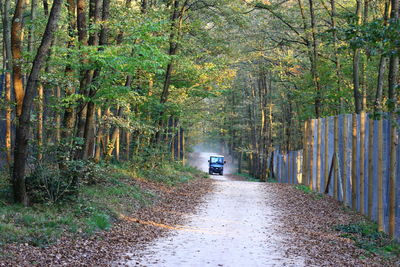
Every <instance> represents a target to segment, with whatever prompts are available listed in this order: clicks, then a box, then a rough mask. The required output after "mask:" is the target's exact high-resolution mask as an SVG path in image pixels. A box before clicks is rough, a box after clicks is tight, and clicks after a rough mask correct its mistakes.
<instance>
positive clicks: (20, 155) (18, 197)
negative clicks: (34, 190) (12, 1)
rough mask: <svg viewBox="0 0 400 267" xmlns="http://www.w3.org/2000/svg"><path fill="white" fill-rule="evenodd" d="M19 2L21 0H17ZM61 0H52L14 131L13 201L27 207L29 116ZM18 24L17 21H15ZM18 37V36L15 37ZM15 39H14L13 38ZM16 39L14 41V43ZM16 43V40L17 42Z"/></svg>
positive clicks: (54, 28) (17, 9)
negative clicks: (26, 182)
mask: <svg viewBox="0 0 400 267" xmlns="http://www.w3.org/2000/svg"><path fill="white" fill-rule="evenodd" d="M19 1H21V0H19ZM19 1H18V2H19ZM61 4H62V0H54V2H53V6H52V8H51V12H50V15H49V19H48V22H47V25H46V29H45V32H44V34H43V37H42V41H41V44H40V46H39V48H38V52H37V54H36V57H35V59H34V61H33V64H32V69H31V72H30V75H29V79H28V82H27V86H26V91H25V96H24V99H23V101H22V102H23V106H22V108H21V114H20V116H19V123H18V126H17V129H16V137H15V159H14V168H13V191H14V200H15V201H16V202H17V203H21V204H23V205H25V206H26V205H28V195H27V192H26V185H25V167H26V159H27V156H28V140H29V132H30V115H31V109H32V104H33V99H34V95H35V89H36V85H37V84H36V83H37V80H38V77H39V71H40V69H41V67H42V65H43V63H44V61H45V59H46V56H47V54H48V52H49V50H50V45H51V41H52V39H53V34H54V32H55V30H56V28H57V24H58V20H59V15H60V11H61ZM20 12H22V9H20V8H18V5H17V8H16V10H15V15H14V18H15V19H14V21H15V20H16V19H17V18H18V17H19V13H20ZM15 23H18V21H15ZM14 30H17V31H18V25H14ZM16 36H18V35H16ZM14 38H15V37H14ZM15 40H16V39H14V41H15ZM17 43H18V40H17Z"/></svg>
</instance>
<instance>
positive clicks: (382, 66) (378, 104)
mask: <svg viewBox="0 0 400 267" xmlns="http://www.w3.org/2000/svg"><path fill="white" fill-rule="evenodd" d="M389 1H390V0H389ZM383 17H384V25H387V21H388V17H389V2H388V0H386V2H385V11H384V14H383ZM386 65H387V57H386V55H381V59H380V61H379V68H378V82H377V87H376V94H375V101H374V112H375V113H378V112H380V111H382V98H383V86H384V78H385V71H386Z"/></svg>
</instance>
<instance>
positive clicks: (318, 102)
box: [309, 0, 322, 118]
mask: <svg viewBox="0 0 400 267" xmlns="http://www.w3.org/2000/svg"><path fill="white" fill-rule="evenodd" d="M309 3H310V16H311V37H312V48H313V53H312V62H311V74H312V76H313V81H314V85H315V91H316V96H315V115H316V116H317V118H319V117H321V107H322V102H321V101H322V98H321V85H320V82H319V75H318V43H317V29H316V27H317V26H316V20H315V14H314V5H313V0H309Z"/></svg>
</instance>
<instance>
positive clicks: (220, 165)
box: [208, 155, 226, 175]
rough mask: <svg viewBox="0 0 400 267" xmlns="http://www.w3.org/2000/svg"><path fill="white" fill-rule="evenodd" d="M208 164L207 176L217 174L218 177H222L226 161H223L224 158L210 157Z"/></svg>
mask: <svg viewBox="0 0 400 267" xmlns="http://www.w3.org/2000/svg"><path fill="white" fill-rule="evenodd" d="M208 162H209V168H208V173H209V174H214V173H219V175H224V164H225V163H226V161H225V160H224V156H219V155H215V156H210V159H209V160H208Z"/></svg>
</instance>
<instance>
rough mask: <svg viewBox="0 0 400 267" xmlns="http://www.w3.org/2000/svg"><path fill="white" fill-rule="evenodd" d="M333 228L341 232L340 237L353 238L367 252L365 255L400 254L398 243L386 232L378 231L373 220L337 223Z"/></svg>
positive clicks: (392, 255)
mask: <svg viewBox="0 0 400 267" xmlns="http://www.w3.org/2000/svg"><path fill="white" fill-rule="evenodd" d="M335 230H336V231H339V232H341V233H342V234H341V237H345V238H349V239H351V240H353V241H354V242H355V245H356V246H357V247H359V248H362V249H364V250H365V251H366V252H367V253H366V256H372V255H380V256H384V257H398V256H400V243H399V242H397V241H394V240H392V239H390V238H389V236H388V235H387V234H386V233H384V232H380V231H378V225H377V224H376V223H374V222H370V221H363V222H357V223H353V224H347V225H337V226H335Z"/></svg>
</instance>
